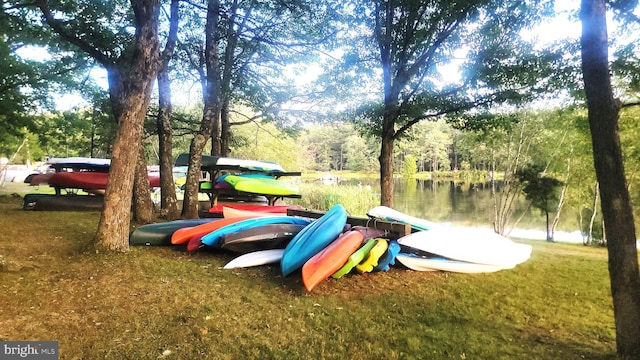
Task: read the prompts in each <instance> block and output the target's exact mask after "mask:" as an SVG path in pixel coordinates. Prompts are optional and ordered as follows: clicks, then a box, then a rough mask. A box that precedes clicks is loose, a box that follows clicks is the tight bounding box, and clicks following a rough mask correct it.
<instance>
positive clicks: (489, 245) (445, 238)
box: [398, 226, 531, 268]
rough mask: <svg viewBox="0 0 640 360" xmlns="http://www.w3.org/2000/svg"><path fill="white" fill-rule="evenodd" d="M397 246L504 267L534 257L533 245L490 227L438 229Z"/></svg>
mask: <svg viewBox="0 0 640 360" xmlns="http://www.w3.org/2000/svg"><path fill="white" fill-rule="evenodd" d="M398 243H399V244H400V245H403V246H408V247H411V248H414V249H417V250H421V251H425V252H428V253H431V254H434V255H438V256H442V257H445V258H448V259H452V260H458V261H464V262H470V263H476V264H485V265H495V266H499V267H502V268H509V267H514V266H516V265H518V264H521V263H523V262H525V261H527V260H528V259H529V257H530V256H531V245H527V244H518V243H515V242H513V241H511V240H510V239H507V238H506V237H504V236H501V235H499V234H496V233H495V232H494V231H493V230H491V229H488V228H470V227H458V226H452V227H438V228H433V229H432V230H427V231H418V232H415V233H412V234H409V235H407V236H403V237H401V238H400V239H398Z"/></svg>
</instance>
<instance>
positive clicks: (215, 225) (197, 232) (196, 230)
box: [171, 216, 255, 245]
mask: <svg viewBox="0 0 640 360" xmlns="http://www.w3.org/2000/svg"><path fill="white" fill-rule="evenodd" d="M254 217H255V216H247V217H238V218H231V219H220V220H217V221H215V222H209V223H206V224H202V225H198V226H194V227H189V228H184V229H179V230H177V231H176V232H175V233H173V235H171V243H172V244H174V245H176V244H182V243H185V242H188V241H189V240H190V239H191V238H192V237H196V236H204V235H206V234H208V233H210V232H212V231H215V230H218V229H219V228H221V227H224V226H227V225H230V224H233V223H236V222H238V221H242V220H247V219H253V218H254Z"/></svg>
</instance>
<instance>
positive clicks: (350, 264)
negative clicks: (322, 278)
mask: <svg viewBox="0 0 640 360" xmlns="http://www.w3.org/2000/svg"><path fill="white" fill-rule="evenodd" d="M375 245H376V241H375V240H374V239H370V240H368V241H367V242H365V243H364V245H362V246H360V248H359V249H358V250H356V251H355V252H354V253H353V254H351V256H349V259H348V260H347V262H346V263H345V264H344V265H342V267H341V268H340V269H338V271H336V272H335V273H333V275H331V277H332V278H334V279H340V278H341V277H343V276H344V275H346V274H348V273H349V272H350V271H351V270H352V269H353V268H354V267H356V265H358V264H360V262H362V260H364V258H365V257H366V256H367V254H368V253H369V251H371V249H372V248H373V247H374V246H375Z"/></svg>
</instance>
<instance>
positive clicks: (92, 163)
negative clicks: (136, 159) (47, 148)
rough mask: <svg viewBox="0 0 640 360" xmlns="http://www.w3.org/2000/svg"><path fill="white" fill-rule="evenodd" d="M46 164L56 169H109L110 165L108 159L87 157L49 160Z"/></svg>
mask: <svg viewBox="0 0 640 360" xmlns="http://www.w3.org/2000/svg"><path fill="white" fill-rule="evenodd" d="M47 164H49V165H52V166H56V167H65V168H66V167H68V168H72V167H82V168H85V169H86V168H92V167H103V168H109V166H110V165H111V160H110V159H99V158H88V157H67V158H50V159H49V160H47Z"/></svg>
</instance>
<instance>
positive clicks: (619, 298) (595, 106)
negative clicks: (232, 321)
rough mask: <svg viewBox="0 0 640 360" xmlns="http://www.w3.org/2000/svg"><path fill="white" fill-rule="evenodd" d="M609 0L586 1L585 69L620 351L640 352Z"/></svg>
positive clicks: (638, 294) (639, 280)
mask: <svg viewBox="0 0 640 360" xmlns="http://www.w3.org/2000/svg"><path fill="white" fill-rule="evenodd" d="M606 3H607V1H606V0H582V7H581V14H580V15H581V19H582V38H581V46H582V72H583V78H584V87H585V94H586V96H587V106H588V110H589V115H588V116H589V126H590V129H591V141H592V143H593V158H594V165H595V169H596V176H597V178H598V182H599V183H600V185H601V186H600V199H601V207H602V216H603V219H604V224H605V225H606V229H605V234H606V238H607V248H608V253H609V277H610V280H611V294H612V297H613V312H614V317H615V325H616V345H617V351H618V355H619V356H620V357H621V358H623V359H637V358H638V354H640V272H639V270H638V251H637V249H636V233H635V225H634V219H633V209H632V207H631V201H630V198H629V192H628V188H627V183H626V179H625V173H624V163H623V161H622V150H621V147H620V138H619V134H618V113H619V110H620V105H619V104H618V103H617V101H616V100H615V99H614V98H613V90H612V87H611V79H610V74H609V61H608V44H607V42H608V39H607V20H606Z"/></svg>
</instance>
